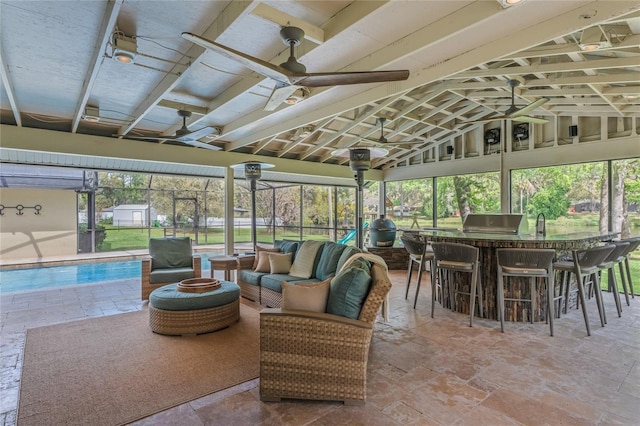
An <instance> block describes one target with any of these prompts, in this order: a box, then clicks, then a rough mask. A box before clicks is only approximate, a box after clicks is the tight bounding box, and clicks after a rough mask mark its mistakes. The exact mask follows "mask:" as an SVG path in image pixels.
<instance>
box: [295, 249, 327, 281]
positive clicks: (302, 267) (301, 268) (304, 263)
mask: <svg viewBox="0 0 640 426" xmlns="http://www.w3.org/2000/svg"><path fill="white" fill-rule="evenodd" d="M323 245H324V242H323V241H305V242H303V243H302V247H300V250H298V253H297V254H296V259H295V260H294V261H293V265H291V270H290V271H289V275H291V276H292V277H300V278H311V275H312V274H313V264H314V262H315V260H316V255H317V254H318V251H319V250H320V249H321V248H322V246H323Z"/></svg>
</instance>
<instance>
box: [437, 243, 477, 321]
mask: <svg viewBox="0 0 640 426" xmlns="http://www.w3.org/2000/svg"><path fill="white" fill-rule="evenodd" d="M431 246H432V247H433V254H434V268H433V269H434V272H433V273H432V277H433V278H432V280H431V318H433V311H434V308H435V303H436V282H435V281H436V280H439V282H440V285H441V286H442V289H443V290H444V288H445V285H446V286H447V287H448V292H449V298H450V305H451V309H452V310H455V309H456V295H457V294H463V295H468V296H469V327H473V317H474V316H475V310H476V309H475V308H476V297H477V298H478V305H479V308H480V312H479V313H480V316H481V317H482V316H483V312H484V302H483V298H482V283H481V282H480V273H479V268H480V265H479V254H480V250H479V249H478V248H477V247H473V246H470V245H468V244H460V243H435V242H434V243H432V244H431ZM454 272H463V273H470V274H471V281H470V283H471V286H470V287H471V288H470V291H469V292H465V291H461V290H460V289H459V287H458V284H459V283H458V282H456V281H454V280H453V276H449V277H446V275H452V273H454ZM447 273H448V274H447ZM436 276H437V278H436Z"/></svg>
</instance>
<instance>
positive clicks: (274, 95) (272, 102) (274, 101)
mask: <svg viewBox="0 0 640 426" xmlns="http://www.w3.org/2000/svg"><path fill="white" fill-rule="evenodd" d="M299 88H300V86H290V85H280V84H276V87H275V88H274V89H273V92H271V96H269V100H268V101H267V104H266V105H265V106H264V110H265V111H273V110H274V109H276V108H278V107H279V106H280V105H282V103H284V101H285V99H287V98H288V97H289V96H291V94H293V92H295V91H296V90H298V89H299Z"/></svg>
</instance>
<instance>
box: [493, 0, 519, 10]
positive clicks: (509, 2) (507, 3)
mask: <svg viewBox="0 0 640 426" xmlns="http://www.w3.org/2000/svg"><path fill="white" fill-rule="evenodd" d="M522 1H523V0H498V3H500V5H501V6H502V7H504V8H507V7H511V6H513V5H514V4H518V3H521V2H522Z"/></svg>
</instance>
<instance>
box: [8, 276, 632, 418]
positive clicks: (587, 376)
mask: <svg viewBox="0 0 640 426" xmlns="http://www.w3.org/2000/svg"><path fill="white" fill-rule="evenodd" d="M216 276H217V275H216ZM391 276H392V279H393V282H394V287H393V289H392V293H391V316H390V320H389V322H388V323H384V322H382V321H381V319H380V321H378V323H377V324H376V330H375V332H374V337H373V342H372V346H371V350H370V357H369V383H368V389H367V394H368V400H367V403H366V405H364V406H361V407H348V406H344V405H342V404H341V403H336V402H322V401H285V402H281V403H262V402H260V398H259V392H258V386H259V379H256V380H252V381H250V382H246V383H243V384H240V385H238V386H235V387H232V388H229V389H226V390H223V391H220V392H217V393H215V394H212V395H209V396H206V397H203V398H200V399H197V400H195V401H191V402H189V403H187V404H183V405H180V406H178V407H175V408H172V409H169V410H166V411H163V412H161V413H158V414H156V415H154V416H151V417H148V418H146V419H143V420H140V421H138V422H137V423H136V424H137V425H159V424H160V425H212V424H225V425H248V424H264V425H270V424H273V425H336V424H351V425H358V424H363V425H364V424H366V425H368V426H372V425H396V424H397V425H411V424H416V425H450V424H455V425H466V424H468V425H541V424H550V425H611V424H616V425H637V424H640V297H636V298H635V299H632V301H631V306H630V307H627V306H626V304H623V313H622V317H621V318H618V317H617V315H616V312H615V306H614V304H613V298H612V295H611V294H609V293H605V295H604V298H605V303H606V312H607V314H608V315H607V319H608V324H607V325H606V327H604V328H602V327H600V325H599V322H598V319H597V318H598V316H597V309H596V305H595V300H594V299H592V300H590V301H589V302H588V312H589V315H590V320H591V321H590V323H591V328H592V336H591V337H587V336H586V332H585V327H584V322H583V318H582V314H581V311H580V310H571V312H569V313H568V314H567V315H563V316H562V318H561V319H559V320H556V331H555V337H550V336H549V327H548V326H547V325H546V324H544V323H536V324H529V323H507V324H506V325H505V333H504V334H502V333H500V324H499V322H497V321H494V320H486V319H477V320H475V321H474V327H473V328H470V327H469V326H468V317H467V316H464V315H462V314H458V313H453V312H450V311H447V310H445V309H443V308H441V307H440V306H438V305H437V306H436V312H435V318H431V317H430V312H429V308H430V293H429V286H428V285H424V284H423V286H422V288H423V290H422V291H421V293H420V298H419V300H418V306H417V309H415V310H414V309H413V306H412V305H413V304H412V297H410V300H405V299H404V291H405V279H406V273H405V272H404V271H392V272H391ZM425 277H426V275H425ZM220 278H222V277H220ZM414 281H415V280H414ZM636 281H637V282H640V279H636ZM636 285H640V284H636ZM139 294H140V284H139V280H126V281H118V282H110V283H103V284H94V285H85V286H78V287H74V288H65V289H56V290H50V291H38V292H30V293H14V294H8V295H1V296H0V320H1V332H0V337H1V339H2V341H1V345H0V350H1V370H0V371H1V377H2V382H1V384H0V393H1V397H0V403H1V407H0V423H1V424H2V425H14V424H15V423H16V409H17V405H18V394H19V385H20V371H21V365H22V351H23V346H24V336H25V330H26V329H27V328H30V327H38V326H42V325H48V324H53V323H59V322H64V321H72V320H77V319H82V318H88V317H96V316H103V315H114V314H118V313H121V312H128V311H134V310H144V309H147V305H146V303H142V302H140V300H139Z"/></svg>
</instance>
